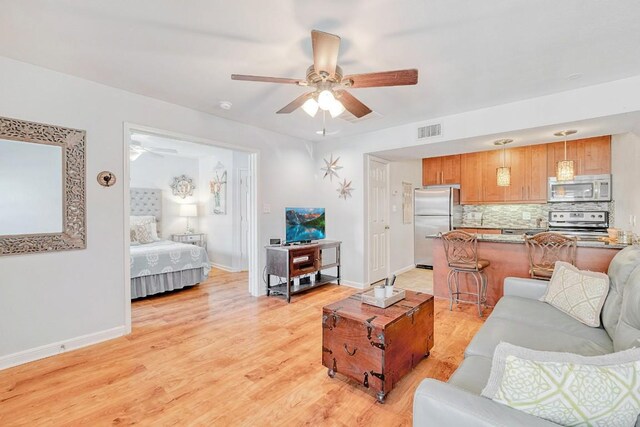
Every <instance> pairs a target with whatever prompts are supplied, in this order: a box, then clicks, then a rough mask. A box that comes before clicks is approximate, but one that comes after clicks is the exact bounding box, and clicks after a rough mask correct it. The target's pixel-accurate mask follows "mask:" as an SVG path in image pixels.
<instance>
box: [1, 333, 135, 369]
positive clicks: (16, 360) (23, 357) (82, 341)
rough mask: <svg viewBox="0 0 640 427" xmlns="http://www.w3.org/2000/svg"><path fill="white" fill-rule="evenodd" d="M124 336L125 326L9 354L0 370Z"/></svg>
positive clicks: (2, 358)
mask: <svg viewBox="0 0 640 427" xmlns="http://www.w3.org/2000/svg"><path fill="white" fill-rule="evenodd" d="M123 335H126V327H125V326H124V325H123V326H118V327H115V328H112V329H107V330H106V331H100V332H95V333H93V334H87V335H82V336H79V337H75V338H71V339H68V340H63V341H58V342H54V343H51V344H46V345H43V346H40V347H35V348H30V349H28V350H23V351H19V352H17V353H13V354H7V355H6V356H1V357H0V370H2V369H7V368H11V367H13V366H18V365H22V364H24V363H28V362H33V361H34V360H38V359H44V358H45V357H49V356H55V355H56V354H60V353H66V352H68V351H71V350H76V349H79V348H82V347H87V346H89V345H93V344H98V343H99V342H102V341H107V340H110V339H113V338H118V337H121V336H123Z"/></svg>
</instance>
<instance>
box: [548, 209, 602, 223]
mask: <svg viewBox="0 0 640 427" xmlns="http://www.w3.org/2000/svg"><path fill="white" fill-rule="evenodd" d="M549 222H550V223H582V224H588V223H594V224H606V223H608V222H609V212H607V211H586V212H577V211H551V212H549Z"/></svg>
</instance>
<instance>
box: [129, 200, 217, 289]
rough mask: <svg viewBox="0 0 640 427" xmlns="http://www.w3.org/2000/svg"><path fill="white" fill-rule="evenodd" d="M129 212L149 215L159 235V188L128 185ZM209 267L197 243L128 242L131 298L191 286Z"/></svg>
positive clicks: (204, 253)
mask: <svg viewBox="0 0 640 427" xmlns="http://www.w3.org/2000/svg"><path fill="white" fill-rule="evenodd" d="M130 206H131V209H130V211H131V215H132V216H133V217H143V216H152V217H153V218H154V219H155V223H156V226H157V227H158V235H161V230H160V228H159V226H160V219H161V215H162V191H161V190H159V189H153V188H132V189H131V205H130ZM210 270H211V264H210V263H209V257H208V254H207V251H206V250H205V249H204V248H201V247H200V246H195V245H189V244H185V243H178V242H173V241H170V240H162V239H159V240H156V241H153V242H151V243H145V244H132V245H131V299H136V298H142V297H146V296H149V295H156V294H159V293H163V292H169V291H173V290H176V289H183V288H185V287H188V286H194V285H197V284H198V283H200V282H202V281H203V280H205V279H206V278H207V276H208V274H209V271H210Z"/></svg>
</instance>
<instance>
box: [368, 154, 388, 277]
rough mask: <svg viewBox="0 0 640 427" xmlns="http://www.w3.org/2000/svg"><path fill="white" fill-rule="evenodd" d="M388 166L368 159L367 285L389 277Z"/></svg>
mask: <svg viewBox="0 0 640 427" xmlns="http://www.w3.org/2000/svg"><path fill="white" fill-rule="evenodd" d="M388 181H389V165H388V164H386V163H382V162H379V161H377V160H374V159H369V283H370V284H371V283H374V282H377V281H378V280H381V279H384V278H385V277H387V276H388V275H389V263H388V258H389V217H388V216H389V200H388V199H389V194H388V186H389V185H388V184H389V182H388Z"/></svg>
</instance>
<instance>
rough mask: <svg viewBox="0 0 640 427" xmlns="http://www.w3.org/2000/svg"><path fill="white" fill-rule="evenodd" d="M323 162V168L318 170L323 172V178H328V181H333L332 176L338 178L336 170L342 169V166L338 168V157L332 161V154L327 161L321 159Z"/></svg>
mask: <svg viewBox="0 0 640 427" xmlns="http://www.w3.org/2000/svg"><path fill="white" fill-rule="evenodd" d="M323 160H324V163H325V167H323V168H320V170H321V171H324V178H326V177H327V176H328V177H329V181H333V177H334V176H335V177H336V178H340V175H338V170H339V169H342V166H338V160H340V157H337V158H336V159H335V160H333V154H331V157H330V158H329V160H327V159H323Z"/></svg>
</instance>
